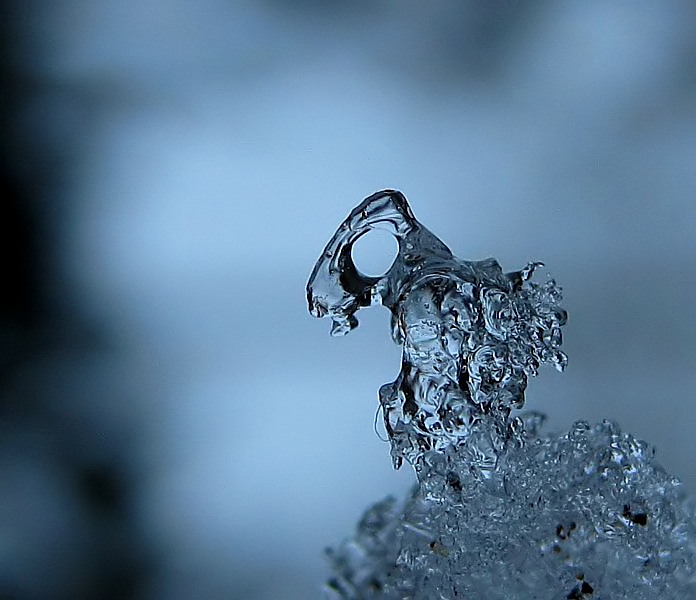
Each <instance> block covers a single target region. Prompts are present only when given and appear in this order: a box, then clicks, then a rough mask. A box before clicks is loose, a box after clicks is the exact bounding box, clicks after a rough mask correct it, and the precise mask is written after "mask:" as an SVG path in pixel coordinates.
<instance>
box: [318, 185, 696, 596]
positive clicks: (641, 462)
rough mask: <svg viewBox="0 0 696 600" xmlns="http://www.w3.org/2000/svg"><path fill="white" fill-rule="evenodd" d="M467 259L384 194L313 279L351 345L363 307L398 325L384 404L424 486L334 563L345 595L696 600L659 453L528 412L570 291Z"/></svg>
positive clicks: (389, 425) (557, 358) (398, 461)
mask: <svg viewBox="0 0 696 600" xmlns="http://www.w3.org/2000/svg"><path fill="white" fill-rule="evenodd" d="M373 228H382V229H384V228H387V229H388V230H389V231H390V232H391V233H392V234H393V235H394V236H395V237H396V240H397V242H398V247H399V250H398V254H397V256H396V258H395V260H394V262H393V264H392V265H391V267H390V268H389V269H388V270H387V272H386V273H385V274H384V275H383V276H381V277H367V276H365V275H363V274H361V273H360V272H359V271H358V269H357V268H356V267H355V264H354V262H353V259H352V256H351V250H352V247H353V244H354V243H355V242H356V241H357V239H359V238H360V237H361V236H362V235H364V234H365V233H367V232H369V231H370V230H372V229H373ZM540 265H541V263H530V264H528V265H527V266H526V267H525V268H524V269H522V270H521V271H515V272H512V273H503V271H502V269H501V268H500V265H499V264H498V263H497V262H496V261H495V260H493V259H487V260H483V261H478V262H469V261H464V260H459V259H457V258H455V257H454V256H453V255H452V253H451V252H450V250H449V249H448V248H447V246H445V245H444V244H443V243H442V242H441V241H440V240H439V239H438V238H437V237H435V236H434V235H433V234H432V233H430V232H429V231H428V230H427V229H426V228H425V227H423V226H422V225H421V224H420V223H419V222H418V221H417V220H416V219H415V217H414V216H413V214H412V212H411V209H410V207H409V205H408V203H407V202H406V199H405V197H404V196H403V195H402V194H401V193H399V192H396V191H392V190H384V191H382V192H378V193H376V194H374V195H372V196H370V197H369V198H367V199H366V200H364V201H363V202H362V203H361V204H360V205H359V206H358V207H357V208H355V210H353V211H352V212H351V213H350V215H349V216H348V218H347V219H346V220H345V221H344V222H343V224H341V226H340V227H339V229H338V230H337V231H336V233H335V235H334V236H333V237H332V238H331V240H330V241H329V243H328V244H327V246H326V248H325V249H324V252H323V254H322V255H321V257H320V258H319V261H318V262H317V264H316V266H315V267H314V270H313V272H312V275H311V277H310V280H309V283H308V285H307V300H308V303H309V308H310V311H311V313H312V314H313V315H314V316H316V317H325V316H328V317H330V318H331V319H332V321H333V327H332V334H334V335H341V334H345V333H348V332H349V331H350V330H352V329H353V328H354V327H356V326H357V324H358V322H357V319H356V317H355V313H356V312H357V311H358V310H359V309H360V308H362V307H364V306H369V305H374V304H383V305H384V306H386V307H387V308H389V309H390V311H391V313H392V336H393V338H394V341H395V342H397V343H398V344H401V345H403V355H402V365H401V372H400V373H399V375H398V377H397V378H396V380H395V381H394V382H393V383H389V384H387V385H384V386H382V388H381V389H380V392H379V401H380V404H381V409H382V414H383V417H384V423H385V428H386V431H387V433H388V436H389V441H390V444H391V455H392V460H393V464H394V466H395V467H396V468H399V467H400V466H401V465H402V463H403V460H404V459H405V460H406V461H407V462H409V463H410V464H411V465H412V466H413V468H414V470H415V473H416V476H417V483H416V485H415V486H414V488H413V490H412V493H411V494H410V496H409V497H408V498H406V500H405V501H404V502H397V501H396V500H395V499H393V498H387V499H386V500H384V501H382V502H379V503H377V504H375V505H374V506H372V507H371V508H370V509H368V511H367V512H366V513H365V515H364V516H363V518H362V520H361V522H360V523H359V525H358V528H357V532H356V534H355V536H354V537H353V538H352V539H349V540H347V541H345V542H344V543H343V544H342V545H340V546H339V547H337V548H335V549H331V550H329V551H328V553H329V558H330V560H331V563H332V566H333V576H332V578H331V579H330V581H329V582H328V584H327V591H328V593H329V594H330V595H331V596H332V597H335V598H345V599H369V598H375V599H376V598H387V599H390V598H393V599H404V598H418V599H421V598H422V599H431V598H432V599H438V600H441V599H458V598H462V599H463V598H467V599H473V598H475V599H478V598H482V599H487V600H488V599H490V600H493V599H498V598H500V599H506V600H507V599H511V598H517V599H547V598H548V599H559V598H567V599H588V600H589V599H599V598H601V599H603V600H609V599H611V600H615V599H619V598H626V599H628V598H630V599H631V600H639V599H648V598H651V599H657V598H659V599H674V600H677V599H678V600H685V599H690V598H696V580H695V577H694V568H695V565H696V560H695V550H696V544H695V543H694V540H696V522H695V520H694V510H693V506H692V505H691V504H690V502H689V501H688V500H687V499H686V497H685V496H684V494H683V492H682V491H681V488H680V483H679V481H678V480H676V479H674V478H673V477H670V476H669V475H668V474H667V473H665V471H664V470H663V469H662V468H661V467H660V466H658V465H657V464H656V463H655V462H654V461H653V454H654V452H653V449H652V448H651V447H649V446H648V445H647V444H645V443H644V442H641V441H639V440H636V439H635V438H634V437H632V436H631V435H629V434H625V433H622V432H621V431H620V430H619V428H618V427H617V426H616V425H615V424H613V423H611V422H608V421H605V422H603V423H601V424H599V425H596V426H590V425H589V424H587V423H585V422H582V421H581V422H578V423H575V424H574V425H573V427H572V428H571V430H570V431H569V432H568V433H566V434H565V435H562V436H543V435H541V433H540V427H541V425H542V423H543V416H542V415H540V414H537V413H527V414H524V413H523V414H521V415H519V416H515V415H513V410H514V409H519V408H522V405H523V404H524V392H525V387H526V384H527V377H528V376H529V375H536V374H537V371H538V369H539V367H540V365H542V364H544V363H550V364H553V365H554V366H555V367H556V368H557V369H558V370H562V369H563V368H564V366H565V364H566V356H565V355H564V354H563V353H562V352H561V351H560V345H561V331H560V328H561V326H562V325H563V324H564V323H565V320H566V313H565V311H563V309H561V308H560V306H559V302H560V300H561V293H560V289H559V288H558V286H557V285H556V283H555V282H554V281H553V280H551V279H549V280H547V281H546V282H545V283H535V282H532V281H531V277H532V275H533V273H534V271H535V269H537V268H538V267H539V266H540Z"/></svg>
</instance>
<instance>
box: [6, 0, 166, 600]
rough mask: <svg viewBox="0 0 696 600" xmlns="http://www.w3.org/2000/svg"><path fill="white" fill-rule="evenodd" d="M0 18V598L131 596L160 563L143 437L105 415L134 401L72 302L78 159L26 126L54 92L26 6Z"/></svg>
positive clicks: (133, 426) (99, 337)
mask: <svg viewBox="0 0 696 600" xmlns="http://www.w3.org/2000/svg"><path fill="white" fill-rule="evenodd" d="M1 11H2V12H1V16H0V40H1V47H0V73H1V93H0V102H1V112H0V119H1V125H0V127H1V130H2V164H1V167H0V168H1V169H2V171H1V173H0V177H1V181H0V185H1V193H2V216H1V217H0V227H1V233H0V240H1V244H2V249H1V251H0V253H1V255H2V272H3V292H2V294H1V295H0V401H1V403H2V404H1V406H2V420H1V422H0V430H1V433H0V482H1V483H0V507H1V509H0V515H1V516H0V548H1V550H0V598H3V599H4V600H14V599H17V600H22V599H25V598H26V599H37V600H38V599H44V598H45V599H49V598H66V599H67V598H85V599H89V598H94V599H114V600H115V599H121V598H134V597H138V596H139V594H140V593H141V592H142V588H143V584H144V583H145V582H147V581H148V578H149V577H150V576H151V573H152V565H153V562H154V558H155V557H154V556H153V555H152V553H151V552H150V551H149V549H148V544H147V541H146V540H144V539H143V536H142V535H141V534H140V533H139V531H138V528H137V526H136V523H135V519H134V515H133V511H132V506H131V504H132V502H131V497H132V494H133V486H134V482H135V480H136V479H137V477H138V465H137V455H134V453H133V452H134V448H135V447H136V446H137V438H138V435H139V431H138V430H139V428H138V424H137V422H136V421H134V420H132V419H130V420H124V419H120V420H119V419H114V418H113V417H114V416H115V415H114V414H113V411H103V412H102V410H101V408H103V407H104V406H105V405H109V404H114V405H117V404H119V403H122V402H124V397H127V396H128V395H129V394H132V393H134V392H133V390H132V389H131V390H128V385H126V384H125V383H124V380H123V379H121V377H122V376H123V375H124V374H125V373H123V372H121V373H118V371H119V365H118V360H119V356H118V351H116V350H115V348H114V347H113V344H112V341H111V340H110V339H109V336H108V333H107V332H105V331H104V328H103V327H101V325H100V324H99V323H94V322H91V321H90V319H89V318H88V317H86V316H85V315H84V314H82V313H81V312H80V311H79V310H78V309H75V307H73V306H71V304H70V303H69V302H66V301H65V297H66V290H65V288H66V286H67V285H68V284H67V282H66V281H65V280H64V279H63V278H62V277H61V273H60V269H59V267H58V264H57V263H58V261H57V259H56V256H57V254H58V252H57V246H58V244H59V243H60V238H61V235H62V232H61V227H62V225H63V221H62V219H61V214H62V213H63V212H64V211H65V209H66V206H65V203H66V199H65V198H64V197H61V195H60V194H57V193H56V190H58V189H60V188H61V187H62V186H64V185H65V177H66V169H65V167H66V165H67V164H69V163H70V161H71V160H74V156H72V155H71V150H72V149H71V147H70V145H69V144H66V145H61V144H60V143H56V142H57V141H58V140H50V141H49V142H48V143H42V136H43V133H44V132H43V131H37V130H36V125H35V124H33V123H29V124H28V123H27V119H31V115H27V112H28V111H27V109H28V107H31V106H32V105H33V104H35V103H37V102H41V101H42V99H45V98H46V97H51V96H53V95H54V94H56V92H57V90H56V89H55V82H53V81H50V78H46V77H43V76H41V75H40V74H38V73H36V72H32V70H31V69H27V64H26V62H27V58H28V57H27V56H26V54H24V53H23V52H22V51H21V49H22V48H23V46H24V44H25V42H26V40H23V39H22V37H21V36H22V33H24V32H25V31H24V28H23V27H22V23H23V21H24V19H26V17H27V14H26V8H25V7H23V6H22V5H21V3H3V5H2V9H1ZM58 93H60V92H59V91H58ZM29 112H31V111H29ZM27 125H28V126H27ZM45 133H47V134H48V135H50V134H51V132H50V131H47V132H45ZM127 421H128V422H127Z"/></svg>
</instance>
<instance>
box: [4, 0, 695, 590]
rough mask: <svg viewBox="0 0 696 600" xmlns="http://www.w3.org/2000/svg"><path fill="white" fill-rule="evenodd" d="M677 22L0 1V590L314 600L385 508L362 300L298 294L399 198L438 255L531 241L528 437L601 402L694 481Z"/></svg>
mask: <svg viewBox="0 0 696 600" xmlns="http://www.w3.org/2000/svg"><path fill="white" fill-rule="evenodd" d="M695 28H696V7H695V6H694V5H693V4H692V3H689V2H667V3H664V4H660V5H659V6H658V5H654V4H651V3H647V2H636V3H631V4H630V5H628V4H621V5H619V4H603V3H587V4H582V5H581V4H558V3H551V2H545V1H542V0H539V1H536V0H535V1H533V2H514V1H508V2H503V1H496V2H467V3H461V2H454V1H449V0H442V1H438V2H432V3H428V4H427V5H426V4H423V3H418V2H411V1H406V2H403V1H397V0H375V1H374V2H370V1H368V0H361V1H360V2H355V3H345V2H337V1H331V2H320V1H316V0H307V1H304V2H285V1H281V0H266V1H261V0H259V1H256V2H254V1H251V0H242V1H240V2H226V1H223V0H205V1H204V2H200V3H193V2H182V1H179V0H177V1H174V2H165V1H163V0H150V1H148V2H135V1H134V0H127V1H124V2H119V3H117V4H108V3H102V2H87V1H86V0H66V1H64V2H59V3H48V2H42V1H34V0H30V1H27V2H5V3H2V4H1V5H0V44H1V46H0V70H1V78H2V80H1V84H0V85H1V90H0V92H1V93H0V103H1V104H0V106H1V112H0V119H1V125H2V128H1V131H2V140H1V142H2V163H1V165H0V169H2V172H1V178H2V181H1V186H2V188H1V190H2V216H1V217H0V227H1V228H2V233H1V236H0V239H1V240H2V253H1V256H2V272H3V275H4V277H3V279H4V286H3V291H2V293H1V294H0V361H1V362H0V398H1V401H2V420H1V422H0V428H1V429H2V431H1V433H0V599H1V600H11V599H12V600H15V599H16V600H25V599H26V600H35V599H36V600H43V599H54V600H61V599H64V598H65V599H68V598H70V599H74V598H80V599H86V600H89V599H92V598H94V599H105V600H109V599H121V598H123V599H128V598H146V599H150V598H152V599H159V598H162V599H167V600H172V599H174V600H177V599H182V600H184V599H186V598H211V599H213V598H235V599H237V598H239V599H242V598H249V599H254V600H262V599H264V598H268V599H276V598H283V599H284V600H291V599H294V598H297V599H300V598H302V599H304V598H308V597H319V595H320V591H319V590H320V585H321V582H322V579H323V577H324V573H325V568H324V564H323V562H322V549H323V548H324V547H325V546H326V545H329V544H332V543H335V542H337V541H338V540H340V539H341V537H342V536H346V535H348V534H349V533H350V531H351V529H352V527H353V526H354V524H355V522H356V521H357V518H358V517H359V515H360V513H361V511H362V510H363V509H364V508H365V507H366V506H367V505H368V504H369V503H370V502H373V501H376V500H379V499H380V498H382V497H383V496H385V495H386V494H388V493H395V494H399V493H402V492H403V490H405V489H406V488H407V487H408V486H409V485H410V483H411V481H412V476H411V474H410V473H408V472H406V471H404V470H402V471H400V472H398V473H394V472H392V470H391V466H390V461H389V456H388V450H387V448H386V447H385V446H384V444H383V443H381V442H380V441H379V439H378V438H377V436H375V434H374V432H373V430H372V420H373V416H374V411H375V410H376V408H377V400H376V394H377V389H378V388H379V386H380V385H381V384H382V383H385V382H387V381H388V380H389V379H390V378H393V377H394V376H396V373H397V371H398V369H397V365H398V349H397V348H396V347H394V346H393V345H392V344H391V342H390V340H389V337H388V326H387V318H386V315H385V314H383V312H382V311H379V310H377V309H375V311H373V312H372V313H370V312H368V311H363V312H364V313H366V314H365V316H364V317H361V327H360V329H359V330H357V331H356V332H355V333H353V334H351V335H350V336H348V337H347V338H346V339H345V340H343V339H342V340H333V339H329V338H328V336H327V330H328V324H327V323H324V322H314V321H312V320H311V319H310V318H309V317H308V316H307V313H306V307H305V306H304V301H305V300H304V289H303V288H304V284H305V282H306V278H307V276H308V275H309V271H310V269H311V267H312V265H313V264H314V261H315V260H316V258H317V256H318V255H319V252H320V251H321V249H322V248H323V245H324V244H325V242H326V241H327V240H328V237H329V236H330V235H331V234H332V233H333V231H334V230H335V228H336V226H337V225H338V224H339V222H340V221H341V220H342V219H343V218H344V217H345V215H346V214H347V213H348V212H349V211H350V209H351V208H352V207H353V206H355V205H356V204H357V203H358V202H359V201H360V200H361V199H362V198H363V197H365V196H367V195H369V194H371V193H372V192H374V191H376V190H378V189H381V188H386V187H394V188H399V189H402V190H403V191H404V192H405V194H406V195H407V196H408V198H409V200H410V201H411V204H412V206H413V209H414V212H415V213H416V216H417V217H418V219H419V220H420V221H421V222H423V223H424V224H425V225H426V226H427V227H428V228H430V229H431V230H432V231H433V232H434V233H436V234H437V235H438V236H439V237H441V238H442V239H443V240H444V241H446V243H448V244H449V245H450V247H451V248H452V250H453V251H454V252H455V253H456V254H457V255H459V256H461V257H462V258H466V259H479V258H483V257H485V256H488V255H495V256H497V257H498V258H499V259H500V262H501V263H502V265H503V267H504V268H505V269H506V270H512V269H516V268H520V267H521V266H523V265H524V264H525V263H526V262H527V261H528V260H531V259H534V260H544V261H545V262H546V264H547V265H548V267H549V271H551V272H552V273H553V275H554V276H555V277H556V278H557V279H558V281H559V282H560V283H561V285H562V286H563V287H564V289H565V293H566V302H565V305H566V306H567V308H568V311H569V313H570V321H569V324H568V326H567V328H566V350H567V352H568V354H569V356H570V366H569V368H568V372H567V373H566V374H564V375H563V376H562V377H556V376H555V375H554V374H553V373H544V374H542V377H540V379H539V381H538V382H537V381H534V382H532V384H531V385H530V389H529V392H528V397H529V406H530V407H531V408H534V409H538V410H543V411H544V412H547V413H549V415H550V417H551V418H550V422H551V424H552V426H553V427H554V428H556V429H567V427H568V426H569V424H570V422H571V421H572V420H574V419H577V418H585V419H588V420H590V421H596V420H599V419H601V418H603V417H605V416H606V417H609V418H613V419H616V420H617V421H619V423H620V424H621V426H622V427H623V428H624V429H627V430H630V431H633V432H634V433H636V434H638V435H639V436H640V437H643V438H646V439H647V440H648V441H650V442H652V443H654V444H655V445H656V447H657V448H658V456H659V457H660V460H661V462H663V464H664V465H665V467H666V468H667V470H668V471H670V472H673V473H675V474H676V475H678V476H679V477H681V478H682V479H683V480H684V482H685V485H686V486H687V488H688V489H692V490H693V489H694V485H696V471H694V468H693V464H692V462H693V461H692V457H693V455H694V452H695V451H696V446H694V440H693V436H692V435H691V431H692V430H693V427H695V426H696V410H695V408H694V399H693V383H692V379H693V372H694V369H695V368H696V351H695V350H694V344H693V339H694V335H695V334H696V316H695V313H694V312H693V311H692V310H691V301H690V298H692V297H693V295H694V294H696V283H695V282H694V280H693V277H692V274H693V273H694V271H695V269H694V268H695V267H696V236H695V235H694V233H695V232H696V208H695V206H696V205H695V202H696V152H694V145H695V142H696V76H695V75H694V74H695V73H696V38H695V37H694V36H693V31H694V30H695Z"/></svg>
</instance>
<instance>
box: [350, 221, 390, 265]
mask: <svg viewBox="0 0 696 600" xmlns="http://www.w3.org/2000/svg"><path fill="white" fill-rule="evenodd" d="M398 252H399V245H398V244H397V242H396V238H395V237H394V235H393V234H391V233H389V232H388V231H385V230H384V229H372V230H370V231H368V232H367V233H365V234H363V235H361V236H360V237H359V238H358V239H357V240H356V241H355V243H354V244H353V249H352V257H353V263H354V264H355V267H356V268H357V269H358V271H360V273H362V274H363V275H367V276H368V277H382V276H383V275H384V274H385V273H386V272H387V271H388V270H389V269H390V267H391V266H392V264H393V263H394V259H395V258H396V255H397V254H398Z"/></svg>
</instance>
